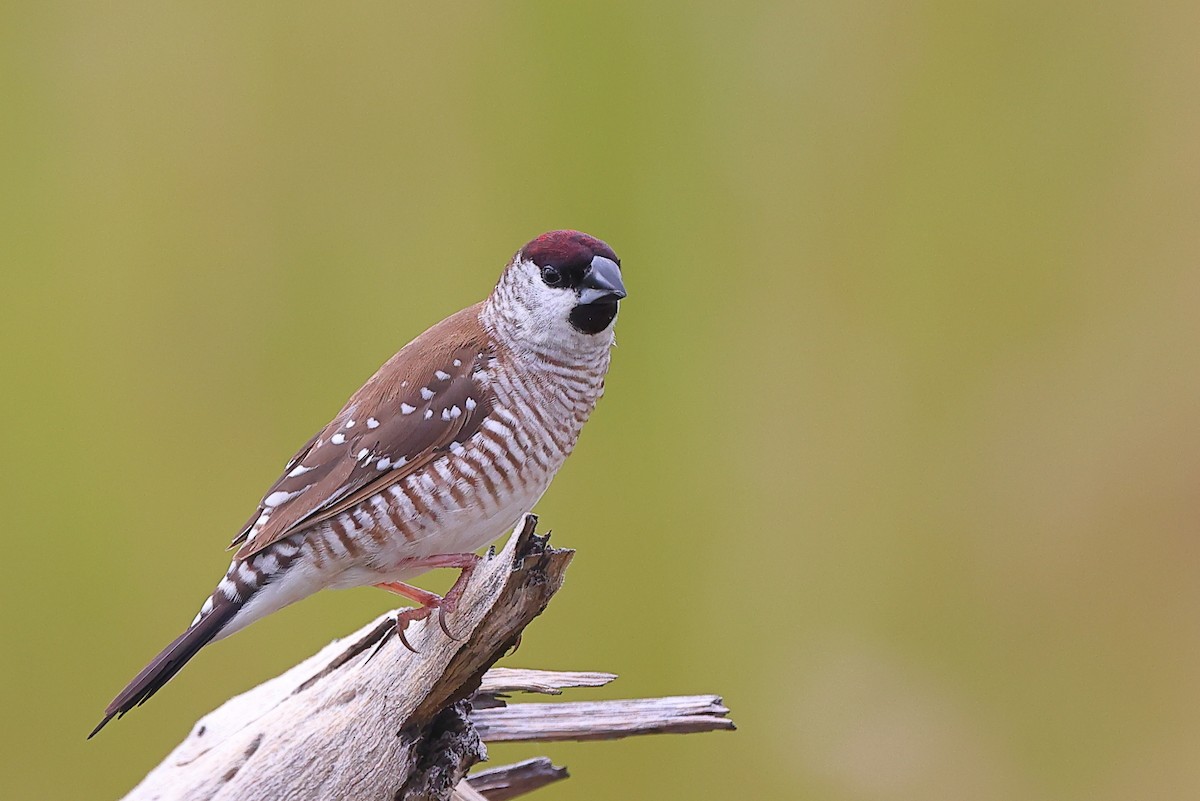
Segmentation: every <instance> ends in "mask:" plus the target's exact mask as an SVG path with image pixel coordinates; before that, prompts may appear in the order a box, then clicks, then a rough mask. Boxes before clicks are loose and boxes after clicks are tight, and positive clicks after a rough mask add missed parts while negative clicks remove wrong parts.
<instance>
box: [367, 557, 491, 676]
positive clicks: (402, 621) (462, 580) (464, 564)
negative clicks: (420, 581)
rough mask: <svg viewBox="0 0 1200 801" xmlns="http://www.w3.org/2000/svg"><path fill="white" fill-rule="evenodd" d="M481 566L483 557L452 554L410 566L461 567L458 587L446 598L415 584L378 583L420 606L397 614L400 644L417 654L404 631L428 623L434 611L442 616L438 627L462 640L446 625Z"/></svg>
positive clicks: (397, 632) (439, 616) (451, 589)
mask: <svg viewBox="0 0 1200 801" xmlns="http://www.w3.org/2000/svg"><path fill="white" fill-rule="evenodd" d="M477 564H479V556H478V555H477V554H473V553H450V554H439V555H438V556H431V557H429V558H427V559H422V560H420V561H415V562H413V563H411V564H410V565H409V567H424V568H435V567H457V568H459V569H460V570H461V571H462V572H461V573H459V574H458V578H457V579H455V580H454V584H453V585H452V586H451V587H450V591H449V592H447V593H446V595H445V596H441V595H437V594H435V593H432V592H429V591H428V590H423V589H421V588H420V587H414V586H412V585H411V584H405V583H404V582H402V581H389V582H384V583H381V584H376V585H375V586H376V587H379V588H380V589H384V590H387V591H388V592H394V593H396V594H397V595H402V596H404V597H405V598H408V599H409V600H412V601H416V602H417V603H418V604H420V606H418V607H416V608H414V609H405V610H404V611H403V612H401V613H400V614H398V615H396V634H397V635H399V637H400V642H402V643H404V647H405V648H407V649H408V650H410V651H412V652H413V653H414V654H415V653H416V652H417V649H416V648H413V647H412V645H411V644H410V643H409V642H408V640H407V639H406V638H405V636H404V630H405V629H406V628H408V624H409V623H412V622H414V621H417V620H425V619H426V618H428V617H429V616H430V615H431V614H433V612H434V610H435V609H436V610H437V613H438V627H439V628H441V630H442V631H443V632H444V633H445V635H446V636H447V637H449V638H450V639H452V640H460V639H462V638H461V637H458V636H456V635H455V634H454V633H453V632H452V631H450V626H449V624H447V622H446V615H448V614H452V613H453V612H454V610H455V609H457V608H458V602H459V600H461V599H462V594H463V592H464V591H465V590H466V589H467V584H468V582H469V581H470V580H471V574H472V572H474V570H475V566H476V565H477Z"/></svg>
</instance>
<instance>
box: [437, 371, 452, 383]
mask: <svg viewBox="0 0 1200 801" xmlns="http://www.w3.org/2000/svg"><path fill="white" fill-rule="evenodd" d="M434 376H435V377H436V378H437V380H438V381H449V380H450V374H449V373H447V372H446V371H445V370H437V371H435V372H434Z"/></svg>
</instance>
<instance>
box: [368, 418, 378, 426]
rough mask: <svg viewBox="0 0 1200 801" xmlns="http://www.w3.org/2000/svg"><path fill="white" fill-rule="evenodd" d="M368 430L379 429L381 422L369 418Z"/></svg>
mask: <svg viewBox="0 0 1200 801" xmlns="http://www.w3.org/2000/svg"><path fill="white" fill-rule="evenodd" d="M367 428H379V421H378V420H376V419H375V418H374V417H368V418H367Z"/></svg>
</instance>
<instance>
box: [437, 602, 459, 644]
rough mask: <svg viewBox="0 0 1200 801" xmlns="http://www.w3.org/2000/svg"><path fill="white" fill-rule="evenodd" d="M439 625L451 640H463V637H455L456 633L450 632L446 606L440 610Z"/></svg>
mask: <svg viewBox="0 0 1200 801" xmlns="http://www.w3.org/2000/svg"><path fill="white" fill-rule="evenodd" d="M438 625H439V626H440V627H441V629H442V631H443V632H444V633H445V634H446V636H447V637H449V638H450V639H452V640H462V637H459V636H457V635H455V634H454V632H452V631H450V627H449V626H448V625H446V607H444V606H443V607H441V608H440V609H438Z"/></svg>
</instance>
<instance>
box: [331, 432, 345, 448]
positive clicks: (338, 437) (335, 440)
mask: <svg viewBox="0 0 1200 801" xmlns="http://www.w3.org/2000/svg"><path fill="white" fill-rule="evenodd" d="M345 441H346V435H345V434H343V433H342V432H341V431H339V432H337V433H336V434H334V435H333V436H332V437H330V438H329V442H330V443H332V444H333V445H341V444H342V443H343V442H345Z"/></svg>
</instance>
